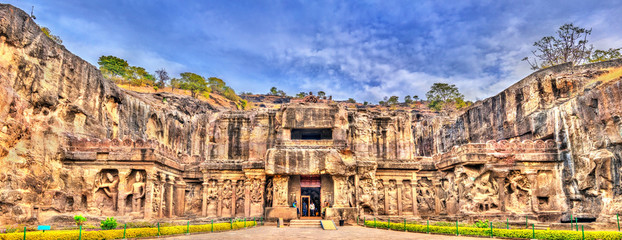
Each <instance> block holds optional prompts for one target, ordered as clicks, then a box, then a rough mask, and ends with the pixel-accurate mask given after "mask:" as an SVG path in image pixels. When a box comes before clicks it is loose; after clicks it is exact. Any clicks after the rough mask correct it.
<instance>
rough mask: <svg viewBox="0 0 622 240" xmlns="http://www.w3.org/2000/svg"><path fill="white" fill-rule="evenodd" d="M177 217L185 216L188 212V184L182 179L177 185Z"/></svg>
mask: <svg viewBox="0 0 622 240" xmlns="http://www.w3.org/2000/svg"><path fill="white" fill-rule="evenodd" d="M175 203H176V204H177V205H175V215H176V216H183V215H184V212H185V210H186V182H184V181H183V180H182V179H180V180H179V181H177V182H176V183H175Z"/></svg>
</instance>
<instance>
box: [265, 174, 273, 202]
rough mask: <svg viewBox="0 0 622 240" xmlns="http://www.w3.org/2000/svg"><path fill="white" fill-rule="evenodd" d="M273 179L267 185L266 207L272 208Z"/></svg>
mask: <svg viewBox="0 0 622 240" xmlns="http://www.w3.org/2000/svg"><path fill="white" fill-rule="evenodd" d="M272 193H273V189H272V179H268V181H267V183H266V206H269V207H272Z"/></svg>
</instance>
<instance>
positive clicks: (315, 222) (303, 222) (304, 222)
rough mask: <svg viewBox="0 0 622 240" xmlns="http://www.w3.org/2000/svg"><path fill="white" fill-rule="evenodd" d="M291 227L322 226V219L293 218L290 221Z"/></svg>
mask: <svg viewBox="0 0 622 240" xmlns="http://www.w3.org/2000/svg"><path fill="white" fill-rule="evenodd" d="M289 226H290V227H298V228H322V224H321V223H320V220H299V219H295V220H291V221H289Z"/></svg>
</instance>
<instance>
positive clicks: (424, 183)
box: [417, 177, 436, 213]
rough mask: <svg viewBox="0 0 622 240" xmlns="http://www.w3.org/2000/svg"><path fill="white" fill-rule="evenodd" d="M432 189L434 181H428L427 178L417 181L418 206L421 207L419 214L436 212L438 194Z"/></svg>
mask: <svg viewBox="0 0 622 240" xmlns="http://www.w3.org/2000/svg"><path fill="white" fill-rule="evenodd" d="M432 187H433V186H432V181H430V180H428V179H427V178H426V177H423V178H421V179H419V181H417V205H418V206H419V212H422V213H431V212H434V209H435V206H436V204H435V196H436V194H435V193H434V189H433V188H432Z"/></svg>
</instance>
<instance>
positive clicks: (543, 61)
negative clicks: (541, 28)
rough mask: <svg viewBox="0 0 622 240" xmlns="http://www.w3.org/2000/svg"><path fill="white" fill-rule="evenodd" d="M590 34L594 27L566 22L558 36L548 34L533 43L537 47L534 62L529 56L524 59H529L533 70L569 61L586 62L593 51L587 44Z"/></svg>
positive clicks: (576, 63) (534, 52) (574, 62)
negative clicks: (578, 25) (583, 26)
mask: <svg viewBox="0 0 622 240" xmlns="http://www.w3.org/2000/svg"><path fill="white" fill-rule="evenodd" d="M590 34H592V29H585V28H581V27H577V26H574V25H573V24H572V23H567V24H564V25H562V26H561V27H559V30H557V36H546V37H543V38H542V39H540V41H537V42H535V43H533V46H535V47H536V50H534V51H532V54H533V55H534V59H533V62H532V61H531V60H529V57H525V58H523V61H527V63H529V65H530V66H531V68H532V69H533V70H538V69H541V68H547V67H551V66H554V65H559V64H562V63H567V62H572V63H573V64H575V65H578V64H581V63H584V62H585V61H586V60H588V59H589V57H590V52H591V51H592V46H587V42H588V40H587V36H589V35H590ZM538 61H539V63H538Z"/></svg>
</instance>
